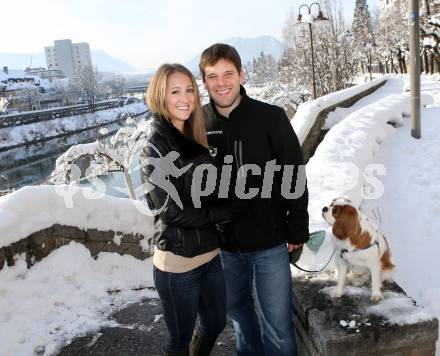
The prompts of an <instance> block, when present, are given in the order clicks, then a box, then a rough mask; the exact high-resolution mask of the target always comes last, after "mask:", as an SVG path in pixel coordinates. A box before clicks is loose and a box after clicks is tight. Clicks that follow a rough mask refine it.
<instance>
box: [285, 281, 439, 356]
mask: <svg viewBox="0 0 440 356" xmlns="http://www.w3.org/2000/svg"><path fill="white" fill-rule="evenodd" d="M334 284H335V282H334V281H329V280H326V279H325V278H324V279H323V278H320V277H319V276H317V277H312V278H309V279H302V278H295V279H294V280H293V286H294V287H293V296H294V297H293V299H294V300H293V305H294V321H295V328H296V333H297V343H298V348H299V355H300V356H318V355H319V356H339V355H341V356H342V355H344V356H373V355H374V356H434V355H435V346H436V341H437V338H438V320H437V319H436V318H435V317H433V316H430V315H429V314H427V312H426V311H425V310H424V309H423V308H422V307H420V306H418V305H417V304H416V302H415V301H414V300H412V299H410V298H409V297H408V296H407V295H406V294H405V292H404V291H403V290H402V289H401V288H400V287H399V286H398V285H397V284H396V283H388V284H386V285H385V286H384V288H383V289H384V290H383V291H384V298H385V299H384V300H383V301H382V302H379V303H373V302H371V301H370V299H369V295H370V287H363V288H359V287H353V286H346V291H347V295H343V296H342V297H341V298H337V299H332V298H331V297H330V296H329V294H328V289H329V287H331V286H333V285H334ZM373 310H374V311H375V312H374V313H373V312H372V311H373ZM377 312H378V313H377ZM403 321H404V322H403Z"/></svg>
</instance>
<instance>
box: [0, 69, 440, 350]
mask: <svg viewBox="0 0 440 356" xmlns="http://www.w3.org/2000/svg"><path fill="white" fill-rule="evenodd" d="M439 79H440V78H439V77H438V76H422V93H424V95H423V98H422V100H423V102H424V104H425V105H426V106H425V107H423V108H422V110H421V113H422V137H421V139H419V140H416V139H414V138H412V137H411V136H410V127H411V123H410V118H408V117H407V116H406V115H407V114H408V113H409V101H410V100H409V96H408V93H405V92H404V89H405V88H406V87H407V78H405V77H391V76H390V77H387V83H386V84H385V85H384V86H383V87H381V88H379V89H378V90H377V91H376V92H374V93H373V94H371V95H369V96H368V97H366V98H363V99H361V100H360V101H359V102H357V103H356V104H354V105H353V106H352V107H350V108H347V109H340V108H339V109H337V110H336V112H335V114H333V115H332V116H333V118H332V116H330V117H329V122H328V124H327V125H328V126H327V127H328V128H330V131H329V133H328V134H327V135H326V137H325V138H324V140H323V141H322V143H321V144H320V146H319V148H318V149H317V151H316V153H315V155H314V156H313V157H312V158H311V159H310V161H309V163H308V165H307V175H308V184H309V193H310V204H309V214H310V230H311V231H315V230H319V229H325V231H326V239H325V241H324V243H323V246H322V247H321V249H320V250H319V251H318V253H317V254H314V253H312V252H311V251H308V250H307V248H304V252H303V255H302V257H301V259H300V261H299V262H298V264H299V265H300V266H302V267H304V268H308V269H318V268H319V267H320V266H322V265H324V264H325V263H326V262H327V261H328V260H329V258H330V256H331V254H332V251H333V248H332V244H331V238H330V237H331V230H330V227H329V226H328V225H327V224H326V223H325V222H324V221H323V219H322V217H321V208H322V207H323V206H324V205H327V204H328V203H329V201H330V200H331V199H333V198H335V197H337V196H340V195H349V196H350V197H351V198H352V199H353V200H354V201H355V202H356V203H357V204H359V205H360V208H361V210H362V211H363V212H364V213H365V214H366V215H367V216H369V217H370V218H371V220H373V221H374V222H375V223H376V224H377V225H378V226H379V229H380V230H381V231H382V232H383V233H384V234H385V236H386V237H387V239H388V241H389V243H390V246H391V250H392V252H393V257H394V260H395V261H396V265H397V267H396V271H395V273H394V279H395V280H396V282H397V283H398V284H399V285H400V286H402V287H403V289H404V290H405V291H406V293H407V294H408V295H409V296H410V297H412V298H414V299H415V300H416V301H417V303H418V304H420V305H422V306H424V308H420V307H417V308H416V307H414V305H413V304H412V303H411V302H410V301H409V300H408V299H405V298H402V297H401V296H399V295H396V294H394V293H391V292H385V293H384V296H385V299H384V301H382V302H380V303H378V304H376V305H371V306H369V307H368V310H367V312H368V313H369V314H371V315H381V316H384V317H386V318H388V319H389V320H390V322H391V323H395V324H405V323H408V322H413V321H417V320H425V319H427V318H430V317H431V316H432V315H435V316H437V317H439V318H440V306H439V303H438V300H440V280H439V279H438V278H435V277H436V274H435V273H436V271H438V270H439V268H440V262H439V259H438V251H439V250H440V239H439V238H438V231H440V220H439V219H435V217H437V216H439V213H440V203H439V202H440V185H439V182H440V165H439V164H437V162H436V160H438V157H440V80H439ZM376 83H377V81H376ZM369 85H374V82H373V84H372V83H366V84H363V87H362V89H360V88H359V87H353V88H350V89H349V90H351V91H352V92H351V94H348V93H346V92H345V91H342V92H338V93H335V94H333V95H329V96H327V97H323V98H320V99H318V102H315V103H309V104H304V105H302V107H303V108H302V109H300V110H298V113H297V115H296V116H295V119H294V120H293V126H294V128H295V130H296V131H297V133H299V136H301V135H304V134H305V133H306V132H308V129H307V127H309V126H310V123H311V122H313V119H314V118H315V117H316V115H317V113H318V112H319V111H321V110H322V109H323V108H325V107H327V106H329V105H333V104H334V103H337V102H339V101H341V100H344V99H345V98H346V97H347V96H349V95H352V94H353V93H355V92H357V91H360V90H365V89H366V87H368V86H369ZM426 94H428V95H426ZM300 108H301V106H300ZM402 114H405V116H402ZM390 119H394V120H395V121H396V122H398V123H399V124H400V126H396V127H393V126H391V125H389V124H387V121H389V120H390ZM301 122H302V123H303V125H304V126H305V127H304V128H303V127H301V125H300V123H301ZM89 148H90V147H89ZM84 149H86V148H84ZM71 153H72V154H73V152H71ZM75 154H77V153H75ZM381 187H382V188H383V189H379V188H381ZM62 192H64V195H62V194H60V193H62ZM72 193H74V194H72ZM91 194H92V191H91V190H90V189H85V188H79V187H71V186H70V187H69V186H65V185H61V186H59V187H58V188H55V187H53V186H40V187H25V188H23V189H20V190H18V191H16V192H14V193H12V194H9V195H7V196H3V197H0V230H1V231H2V234H1V235H0V246H4V245H7V244H9V243H11V242H13V241H17V240H19V239H21V238H23V237H26V236H28V235H29V234H31V233H32V232H34V231H38V230H40V229H43V228H46V227H48V226H51V225H52V224H54V223H59V224H66V225H74V226H78V227H80V228H83V229H86V228H96V229H100V230H113V231H115V232H124V233H130V232H131V233H141V234H143V235H150V234H152V231H153V222H152V219H151V217H148V216H145V214H143V213H142V212H141V211H139V210H138V207H137V206H136V205H134V202H133V201H130V200H129V199H122V198H114V197H109V196H105V195H102V194H101V195H100V198H99V199H90V197H91V196H92V197H93V195H91ZM95 194H96V192H95ZM95 198H96V196H95ZM118 240H119V234H115V238H114V242H115V243H118ZM141 245H143V246H144V247H145V248H147V242H146V241H145V240H143V241H141ZM332 268H333V265H330V267H329V269H332ZM293 273H299V272H297V271H296V270H293ZM151 278H152V270H151V260H146V261H138V260H136V259H134V258H132V257H130V256H119V255H117V254H110V253H101V254H100V255H99V257H98V259H97V260H96V261H95V260H93V259H92V258H91V256H90V254H89V252H88V251H87V250H86V249H85V248H84V247H83V246H82V245H78V244H76V243H71V244H70V245H68V246H63V247H61V248H59V249H58V250H56V251H54V252H53V253H52V254H50V255H49V256H48V257H46V258H45V259H44V260H43V261H40V262H38V263H36V264H35V265H34V266H33V267H32V268H31V269H29V270H28V269H26V264H25V262H24V256H21V257H20V258H18V260H17V263H16V265H15V266H13V267H6V266H5V267H4V268H3V270H1V271H0V354H1V355H3V354H4V355H22V354H23V355H27V354H33V353H34V350H36V349H38V350H40V351H41V354H43V353H44V355H50V354H53V353H54V352H55V350H57V348H59V347H60V346H61V345H62V344H63V343H66V342H69V340H71V339H72V338H74V337H75V336H77V335H79V334H83V333H86V332H88V331H91V330H97V329H98V328H99V327H100V326H102V325H110V326H111V325H114V322H113V321H108V320H107V316H108V315H109V314H110V313H111V311H113V310H115V309H118V308H120V307H122V306H125V305H127V304H128V303H131V302H134V301H138V300H140V299H141V298H142V297H144V296H147V295H148V292H147V291H145V290H142V291H139V292H135V291H133V290H132V289H133V288H137V287H146V286H150V285H152V281H151ZM316 278H319V279H323V280H328V279H333V276H331V275H329V274H320V275H318V276H317V277H316ZM112 290H113V291H114V290H121V292H119V293H109V292H108V291H112ZM346 291H347V293H348V294H352V295H357V294H364V293H369V291H368V290H366V289H365V288H357V287H353V286H347V289H346ZM322 292H323V293H327V292H328V291H326V290H323V291H322ZM113 304H114V305H113ZM160 317H161V316H160V315H158V316H157V317H156V318H160ZM156 318H155V319H156ZM350 319H351V318H350ZM340 325H341V326H345V327H347V328H353V329H356V328H357V327H359V321H358V320H341V321H340ZM362 325H363V324H362ZM365 325H367V324H365ZM98 337H99V335H98V336H97V338H98ZM95 342H96V340H95ZM437 350H440V345H439V343H438V344H437ZM437 356H440V351H437Z"/></svg>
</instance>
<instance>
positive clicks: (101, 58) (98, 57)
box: [0, 50, 138, 73]
mask: <svg viewBox="0 0 440 356" xmlns="http://www.w3.org/2000/svg"><path fill="white" fill-rule="evenodd" d="M91 55H92V62H93V64H94V65H95V66H97V67H98V70H99V71H103V72H114V73H136V72H138V70H137V69H136V68H134V67H133V66H131V65H130V64H128V63H127V62H124V61H122V60H120V59H117V58H115V57H112V56H110V55H109V54H107V53H106V52H104V51H98V50H92V52H91ZM5 66H6V67H9V68H10V69H25V68H26V67H29V66H32V67H46V57H45V55H44V53H43V52H41V53H0V70H1V69H2V68H3V67H5Z"/></svg>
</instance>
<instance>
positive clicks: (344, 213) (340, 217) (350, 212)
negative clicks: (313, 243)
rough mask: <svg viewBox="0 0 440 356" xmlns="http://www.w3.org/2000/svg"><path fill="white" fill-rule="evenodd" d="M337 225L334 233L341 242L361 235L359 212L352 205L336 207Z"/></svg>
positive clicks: (334, 226)
mask: <svg viewBox="0 0 440 356" xmlns="http://www.w3.org/2000/svg"><path fill="white" fill-rule="evenodd" d="M333 216H334V217H335V223H334V224H333V228H332V232H333V235H335V236H336V238H338V239H339V240H344V239H346V238H348V237H350V236H353V235H356V234H358V233H359V228H360V227H359V226H358V225H359V223H358V216H357V211H356V209H355V208H353V207H352V206H350V205H336V206H335V207H334V208H333Z"/></svg>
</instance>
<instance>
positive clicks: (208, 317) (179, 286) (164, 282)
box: [153, 255, 226, 352]
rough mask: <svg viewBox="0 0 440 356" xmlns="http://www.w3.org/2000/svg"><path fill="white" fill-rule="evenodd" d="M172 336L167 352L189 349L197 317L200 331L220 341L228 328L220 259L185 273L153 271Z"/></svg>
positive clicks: (168, 338) (169, 332)
mask: <svg viewBox="0 0 440 356" xmlns="http://www.w3.org/2000/svg"><path fill="white" fill-rule="evenodd" d="M153 275H154V284H155V286H156V289H157V292H158V293H159V296H160V299H161V302H162V307H163V313H164V319H165V323H166V325H167V328H168V334H167V337H166V341H165V351H166V352H182V351H185V350H188V346H189V343H190V341H191V337H192V334H193V330H194V326H195V323H196V319H197V315H198V316H199V322H198V325H197V332H198V334H199V335H202V336H204V337H207V338H214V339H215V338H217V336H218V335H219V334H220V333H221V332H222V331H223V329H224V328H225V326H226V294H225V281H224V277H223V270H222V265H221V261H220V256H218V255H217V256H216V257H214V258H213V259H212V260H211V261H209V262H208V263H205V264H204V265H202V266H200V267H197V268H195V269H193V270H191V271H188V272H184V273H171V272H163V271H161V270H159V269H157V268H156V267H154V268H153Z"/></svg>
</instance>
